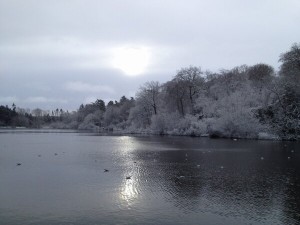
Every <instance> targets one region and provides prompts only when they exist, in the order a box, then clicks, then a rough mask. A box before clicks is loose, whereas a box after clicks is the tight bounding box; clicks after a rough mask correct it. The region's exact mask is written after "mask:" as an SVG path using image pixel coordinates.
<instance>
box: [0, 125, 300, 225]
mask: <svg viewBox="0 0 300 225" xmlns="http://www.w3.org/2000/svg"><path fill="white" fill-rule="evenodd" d="M18 164H21V165H18ZM104 169H107V170H109V171H108V172H104ZM129 178H130V179H129ZM0 224H1V225H2V224H3V225H4V224H5V225H10V224H38V225H43V224H45V225H46V224H47V225H49V224H50V225H51V224H63V225H64V224H76V225H77V224H141V225H142V224H156V225H157V224H170V225H176V224H204V225H213V224H214V225H217V224H218V225H219V224H223V225H224V224H225V225H226V224H228V225H229V224H230V225H241V224H252V225H254V224H273V225H274V224H300V143H299V142H279V141H255V140H237V141H234V140H230V139H209V138H191V137H166V136H100V135H97V134H93V133H78V132H76V131H60V130H26V129H24V130H22V129H20V130H4V129H3V130H0Z"/></svg>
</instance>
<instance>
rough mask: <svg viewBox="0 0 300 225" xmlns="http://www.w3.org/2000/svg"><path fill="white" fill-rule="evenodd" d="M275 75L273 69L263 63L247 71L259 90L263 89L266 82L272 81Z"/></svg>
mask: <svg viewBox="0 0 300 225" xmlns="http://www.w3.org/2000/svg"><path fill="white" fill-rule="evenodd" d="M274 74H275V72H274V69H273V67H272V66H269V65H267V64H263V63H259V64H256V65H254V66H250V67H249V68H248V69H247V75H248V79H249V80H251V81H252V82H253V84H254V85H255V86H258V87H259V88H262V86H263V85H264V84H265V83H266V82H268V81H270V80H271V78H272V76H273V75H274Z"/></svg>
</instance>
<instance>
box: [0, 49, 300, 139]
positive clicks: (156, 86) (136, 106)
mask: <svg viewBox="0 0 300 225" xmlns="http://www.w3.org/2000/svg"><path fill="white" fill-rule="evenodd" d="M279 61H280V62H281V66H280V69H279V71H277V72H276V71H275V70H274V68H272V67H271V66H270V65H267V64H263V63H259V64H256V65H253V66H247V65H242V66H238V67H235V68H233V69H231V70H221V71H220V72H218V73H212V72H209V71H202V70H201V68H200V67H195V66H189V67H186V68H182V69H180V70H179V71H177V73H176V74H175V76H174V77H173V79H172V80H170V81H168V82H166V83H163V84H160V83H159V82H155V81H151V82H147V83H145V84H144V85H143V86H141V87H140V89H139V90H138V91H137V93H136V97H135V99H134V98H130V99H128V98H126V97H125V96H123V97H122V98H121V99H120V100H119V101H114V102H113V101H110V102H109V103H108V104H107V105H105V103H104V101H102V100H101V99H98V100H96V101H95V102H93V103H90V104H86V105H83V104H82V105H80V107H79V109H78V110H77V111H75V112H71V113H69V112H68V111H64V110H62V109H56V110H54V111H51V112H47V111H43V110H41V109H34V110H32V111H30V110H24V109H20V108H17V107H16V106H15V105H14V104H13V105H12V107H10V108H9V107H8V106H0V126H15V127H16V126H25V127H51V128H69V129H93V130H100V131H101V130H115V131H118V132H133V133H153V134H171V135H172V134H173V135H191V136H201V135H209V136H211V137H231V138H233V137H235V138H279V139H288V140H297V139H299V138H300V44H294V45H292V47H291V49H290V50H289V51H287V52H285V53H283V54H281V55H280V58H279Z"/></svg>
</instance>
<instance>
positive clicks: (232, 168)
mask: <svg viewBox="0 0 300 225" xmlns="http://www.w3.org/2000/svg"><path fill="white" fill-rule="evenodd" d="M167 145H168V144H166V145H165V146H167ZM170 145H171V148H173V142H170ZM265 145H266V144H265V143H264V145H263V146H264V147H266V146H265ZM271 146H273V144H271ZM182 149H184V148H182ZM277 150H278V151H277ZM262 153H264V158H265V159H264V160H261V154H262ZM135 154H136V157H137V159H138V160H140V161H143V162H144V165H145V166H147V165H148V168H147V169H148V170H149V171H148V176H149V179H151V180H153V182H155V183H156V186H155V188H159V189H160V190H161V191H163V192H164V193H163V194H162V196H163V197H165V198H166V200H167V201H168V202H173V203H174V205H175V206H176V207H178V208H180V209H183V210H186V211H194V212H199V211H202V212H207V211H209V212H212V213H217V214H220V215H224V216H226V215H229V216H235V217H240V218H246V219H250V220H252V221H255V220H257V221H260V220H262V219H264V220H267V221H269V222H272V220H273V222H274V221H278V219H279V218H280V216H281V213H283V212H284V218H285V220H289V218H293V219H294V220H296V221H300V220H299V213H300V203H299V202H300V201H299V198H300V197H297V196H300V195H299V194H300V193H299V192H300V190H299V188H298V189H297V185H296V183H297V181H299V178H300V175H299V169H297V171H296V172H295V173H286V168H287V167H288V165H287V163H288V161H287V157H286V154H284V155H282V154H283V153H282V151H281V150H280V149H276V150H275V151H264V152H262V151H254V150H253V151H235V152H231V151H227V152H226V151H223V152H222V151H210V152H209V150H207V151H205V152H204V153H203V151H193V150H186V151H185V150H178V151H177V150H166V151H157V152H156V151H150V150H149V151H144V152H136V153H135ZM185 154H188V156H187V157H186V156H185ZM186 158H187V160H186ZM154 160H156V161H154ZM294 160H296V159H294ZM298 162H299V160H298ZM198 164H199V165H200V167H197V165H198ZM290 166H292V167H293V166H294V165H290ZM221 167H223V168H221ZM287 179H290V181H291V182H293V183H294V184H295V185H292V186H291V185H290V184H287V182H286V180H287ZM283 207H284V208H283ZM254 217H255V218H254Z"/></svg>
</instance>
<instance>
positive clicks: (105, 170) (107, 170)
mask: <svg viewBox="0 0 300 225" xmlns="http://www.w3.org/2000/svg"><path fill="white" fill-rule="evenodd" d="M232 140H233V141H237V139H235V138H234V139H232ZM284 146H285V147H286V146H287V145H284ZM208 152H210V151H208ZM291 153H294V150H291ZM54 155H55V156H57V155H58V154H57V153H54ZM38 157H42V155H41V154H39V155H38ZM287 158H288V160H290V159H291V157H290V156H288V157H287ZM260 159H261V160H264V159H265V158H264V157H263V156H262V157H261V158H260ZM95 161H97V160H95ZM154 161H156V160H155V159H154ZM185 161H188V154H187V153H186V154H185ZM134 163H136V162H134ZM21 165H22V163H17V166H21ZM197 168H200V165H199V164H198V165H197ZM220 169H224V166H220ZM107 172H109V169H104V173H107ZM131 177H132V176H126V180H130V179H131ZM184 177H185V176H179V177H178V178H184Z"/></svg>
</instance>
